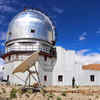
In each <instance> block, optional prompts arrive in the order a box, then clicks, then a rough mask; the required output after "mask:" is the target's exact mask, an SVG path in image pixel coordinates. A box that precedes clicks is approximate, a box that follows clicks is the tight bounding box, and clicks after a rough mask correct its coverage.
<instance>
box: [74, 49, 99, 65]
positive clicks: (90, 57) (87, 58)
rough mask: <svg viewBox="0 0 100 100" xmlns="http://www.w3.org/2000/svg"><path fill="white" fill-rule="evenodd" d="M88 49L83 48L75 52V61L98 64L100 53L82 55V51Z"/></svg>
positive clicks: (83, 63)
mask: <svg viewBox="0 0 100 100" xmlns="http://www.w3.org/2000/svg"><path fill="white" fill-rule="evenodd" d="M88 51H90V49H83V50H80V51H77V52H76V55H77V57H76V59H77V62H78V63H80V64H82V65H87V64H98V63H99V64H100V53H89V54H87V55H84V53H86V52H88Z"/></svg>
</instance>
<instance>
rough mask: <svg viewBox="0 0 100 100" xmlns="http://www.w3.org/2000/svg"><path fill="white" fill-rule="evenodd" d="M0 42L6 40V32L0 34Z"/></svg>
mask: <svg viewBox="0 0 100 100" xmlns="http://www.w3.org/2000/svg"><path fill="white" fill-rule="evenodd" d="M0 36H1V37H0V40H6V32H1V35H0Z"/></svg>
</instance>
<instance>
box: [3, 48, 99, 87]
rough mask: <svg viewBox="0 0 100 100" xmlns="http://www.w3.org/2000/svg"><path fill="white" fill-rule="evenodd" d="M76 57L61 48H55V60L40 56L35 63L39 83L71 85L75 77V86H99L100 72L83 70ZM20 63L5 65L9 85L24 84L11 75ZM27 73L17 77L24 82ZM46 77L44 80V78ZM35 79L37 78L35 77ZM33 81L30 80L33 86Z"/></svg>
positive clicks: (73, 52)
mask: <svg viewBox="0 0 100 100" xmlns="http://www.w3.org/2000/svg"><path fill="white" fill-rule="evenodd" d="M76 58H77V55H76V54H75V51H73V50H65V49H63V48H61V47H57V60H56V59H54V58H53V59H52V60H51V58H47V60H46V61H45V60H44V57H43V56H40V58H39V62H37V65H36V66H37V70H38V72H39V77H40V81H41V83H42V84H43V85H59V86H65V85H72V78H73V77H75V82H76V85H100V78H99V77H100V71H92V70H83V69H82V65H81V64H80V63H79V62H78V61H77V60H76ZM21 62H22V61H14V62H11V63H10V62H9V63H8V64H5V65H4V67H5V69H4V73H5V76H4V78H6V76H7V74H9V75H10V82H11V84H24V82H23V81H21V80H20V79H19V78H17V77H16V76H15V75H12V71H13V70H14V69H15V68H16V67H17V66H18V65H19V64H20V63H21ZM27 75H28V72H25V73H18V74H17V76H18V77H20V78H21V79H23V80H25V79H26V77H27ZM59 75H60V76H62V80H60V81H59V79H58V76H59ZM90 75H94V76H95V80H94V82H91V80H90ZM45 76H46V77H47V79H46V80H45V79H44V77H45ZM35 77H37V76H35ZM33 82H35V81H34V80H31V83H32V84H33Z"/></svg>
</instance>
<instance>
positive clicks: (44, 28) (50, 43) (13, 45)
mask: <svg viewBox="0 0 100 100" xmlns="http://www.w3.org/2000/svg"><path fill="white" fill-rule="evenodd" d="M55 43H56V40H55V28H54V26H53V23H52V21H51V20H50V18H49V17H48V16H46V15H45V14H43V13H41V12H40V11H37V10H31V9H30V10H24V11H22V12H20V13H19V14H18V15H16V16H15V17H14V18H13V19H12V21H11V22H10V24H9V27H8V32H7V41H6V52H5V54H4V55H3V59H4V60H5V61H6V64H4V65H3V71H4V77H3V79H4V80H9V82H10V84H24V80H25V79H26V77H27V74H28V73H27V72H24V73H21V72H19V73H16V74H14V75H13V74H12V72H13V70H14V69H15V68H16V67H17V66H18V65H20V64H21V63H22V62H23V61H24V60H25V59H27V58H28V57H29V56H30V55H32V53H34V52H36V51H40V52H39V60H38V61H37V62H36V68H37V72H38V73H39V79H40V82H41V83H42V84H44V85H58V86H65V85H72V78H73V77H74V78H75V80H76V81H75V82H76V84H77V85H100V78H99V76H100V65H90V66H83V65H82V64H80V63H79V62H78V60H77V57H78V56H77V55H76V53H75V51H73V50H65V49H63V48H61V47H55ZM32 68H33V67H32ZM33 70H34V68H33ZM35 77H37V76H35ZM31 81H32V80H31Z"/></svg>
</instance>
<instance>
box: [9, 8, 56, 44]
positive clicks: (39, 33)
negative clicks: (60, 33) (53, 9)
mask: <svg viewBox="0 0 100 100" xmlns="http://www.w3.org/2000/svg"><path fill="white" fill-rule="evenodd" d="M23 38H33V39H39V40H45V41H48V42H51V41H55V30H54V27H53V25H52V22H51V21H50V19H49V18H48V17H47V16H46V15H44V14H43V13H41V12H40V11H37V10H25V11H22V12H21V13H19V14H18V15H16V16H15V17H14V18H13V20H12V21H11V23H10V24H9V28H8V33H7V40H13V39H23Z"/></svg>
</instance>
